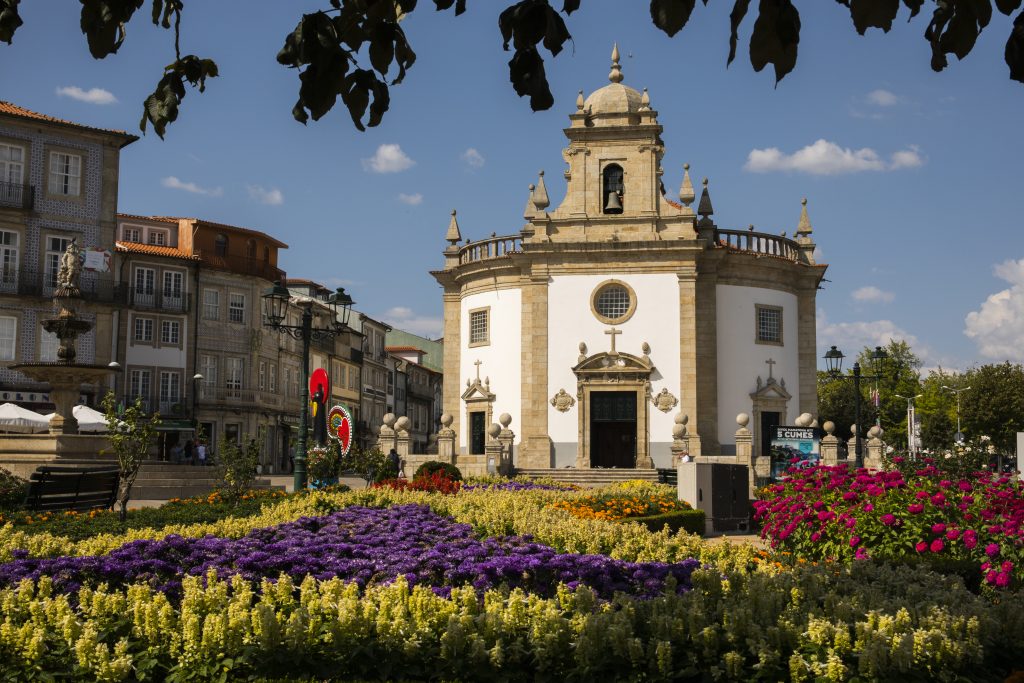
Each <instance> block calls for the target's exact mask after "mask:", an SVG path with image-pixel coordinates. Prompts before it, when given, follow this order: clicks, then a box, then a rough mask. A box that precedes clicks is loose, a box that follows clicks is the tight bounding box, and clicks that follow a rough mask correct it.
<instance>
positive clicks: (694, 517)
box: [619, 510, 704, 535]
mask: <svg viewBox="0 0 1024 683" xmlns="http://www.w3.org/2000/svg"><path fill="white" fill-rule="evenodd" d="M619 521H620V522H640V523H641V524H643V525H644V526H646V527H647V528H648V529H650V530H651V531H655V532H657V531H661V530H662V529H663V528H665V527H666V526H668V530H669V531H670V532H672V533H675V532H677V531H679V530H680V529H682V530H683V531H687V532H689V533H691V534H700V535H703V534H704V511H703V510H675V511H673V512H666V513H664V514H660V515H650V516H648V517H624V518H623V519H620V520H619Z"/></svg>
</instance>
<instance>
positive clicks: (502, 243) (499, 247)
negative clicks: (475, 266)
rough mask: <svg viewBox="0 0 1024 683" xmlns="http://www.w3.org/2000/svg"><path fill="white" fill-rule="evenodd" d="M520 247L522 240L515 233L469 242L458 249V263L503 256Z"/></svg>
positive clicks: (518, 249)
mask: <svg viewBox="0 0 1024 683" xmlns="http://www.w3.org/2000/svg"><path fill="white" fill-rule="evenodd" d="M521 247H522V240H521V239H520V238H519V237H518V236H516V235H505V236H504V237H489V238H487V239H484V240H477V241H476V242H470V243H469V244H467V245H465V246H464V247H462V248H460V249H459V265H462V264H465V263H473V262H475V261H486V260H487V259H492V258H498V257H499V256H505V255H506V254H510V253H512V252H516V251H520V249H521Z"/></svg>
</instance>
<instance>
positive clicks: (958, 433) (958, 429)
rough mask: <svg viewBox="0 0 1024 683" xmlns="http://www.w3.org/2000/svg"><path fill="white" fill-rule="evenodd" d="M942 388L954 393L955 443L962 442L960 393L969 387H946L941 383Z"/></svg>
mask: <svg viewBox="0 0 1024 683" xmlns="http://www.w3.org/2000/svg"><path fill="white" fill-rule="evenodd" d="M942 388H943V389H945V390H946V391H948V392H950V393H953V394H956V442H957V443H963V442H964V434H963V432H961V431H960V394H962V393H964V392H965V391H967V390H968V389H970V387H964V388H962V389H954V388H953V387H947V386H946V385H945V384H943V385H942Z"/></svg>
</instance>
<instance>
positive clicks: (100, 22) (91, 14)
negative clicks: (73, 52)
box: [79, 0, 143, 59]
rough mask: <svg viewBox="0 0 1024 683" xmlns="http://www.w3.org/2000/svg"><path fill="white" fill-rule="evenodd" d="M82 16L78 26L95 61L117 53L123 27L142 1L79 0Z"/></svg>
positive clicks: (122, 35) (122, 40) (123, 34)
mask: <svg viewBox="0 0 1024 683" xmlns="http://www.w3.org/2000/svg"><path fill="white" fill-rule="evenodd" d="M80 1H81V3H82V15H81V19H80V21H79V26H80V27H81V29H82V33H84V34H85V38H86V41H87V42H88V43H89V53H90V54H92V56H93V57H95V58H96V59H103V58H104V57H106V56H107V55H111V54H113V53H115V52H117V50H118V48H120V47H121V43H123V42H124V38H125V35H126V32H125V31H126V29H125V26H126V25H127V24H128V22H129V21H130V20H131V18H132V15H133V14H135V11H136V10H138V9H139V8H140V7H142V3H143V0H80Z"/></svg>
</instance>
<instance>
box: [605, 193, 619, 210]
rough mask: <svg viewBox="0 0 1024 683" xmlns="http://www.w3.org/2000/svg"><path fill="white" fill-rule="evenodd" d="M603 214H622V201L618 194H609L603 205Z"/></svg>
mask: <svg viewBox="0 0 1024 683" xmlns="http://www.w3.org/2000/svg"><path fill="white" fill-rule="evenodd" d="M604 212H605V213H622V201H621V200H620V199H619V193H618V192H609V193H608V199H607V201H605V204H604Z"/></svg>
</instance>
